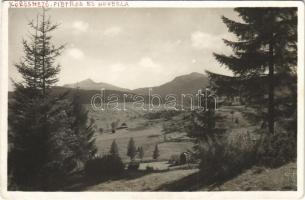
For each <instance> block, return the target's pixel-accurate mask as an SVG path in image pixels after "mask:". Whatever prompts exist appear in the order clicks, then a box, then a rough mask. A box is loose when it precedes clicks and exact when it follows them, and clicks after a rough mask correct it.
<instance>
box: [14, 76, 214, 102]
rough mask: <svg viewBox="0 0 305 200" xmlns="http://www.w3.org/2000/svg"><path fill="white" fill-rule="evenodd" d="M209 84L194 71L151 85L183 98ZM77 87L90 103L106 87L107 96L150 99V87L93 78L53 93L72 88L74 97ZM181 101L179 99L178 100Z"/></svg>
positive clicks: (162, 92) (157, 91) (155, 90)
mask: <svg viewBox="0 0 305 200" xmlns="http://www.w3.org/2000/svg"><path fill="white" fill-rule="evenodd" d="M208 85H209V78H208V76H207V75H204V74H201V73H197V72H193V73H190V74H187V75H182V76H178V77H176V78H174V79H173V80H172V81H169V82H167V83H165V84H162V85H160V86H156V87H151V89H152V94H158V95H160V96H161V97H162V98H164V97H165V96H166V95H168V94H174V95H177V97H178V98H181V94H195V93H197V92H198V89H202V88H205V87H207V86H208ZM76 88H79V89H80V92H81V101H82V102H83V103H86V104H88V103H90V101H91V98H92V96H93V95H95V94H100V93H101V89H102V88H104V89H105V93H104V95H105V97H106V98H107V97H108V96H109V95H118V96H119V99H120V101H121V100H122V99H123V95H124V94H130V95H131V97H129V98H131V99H127V102H130V101H133V100H132V98H133V97H134V96H135V95H136V94H137V95H142V96H143V97H144V99H145V102H147V101H148V93H149V89H150V88H149V87H146V88H138V89H135V90H129V89H126V88H121V87H117V86H115V85H111V84H108V83H103V82H94V81H93V80H91V79H86V80H83V81H80V82H78V83H73V84H66V85H63V86H55V87H53V88H52V93H53V94H54V95H58V94H63V93H64V92H65V91H68V90H69V89H70V91H71V92H70V93H69V95H68V96H67V98H72V94H73V91H75V89H76ZM13 93H14V92H9V99H11V98H12V95H13ZM178 101H179V100H178Z"/></svg>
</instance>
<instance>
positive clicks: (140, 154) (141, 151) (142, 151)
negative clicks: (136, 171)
mask: <svg viewBox="0 0 305 200" xmlns="http://www.w3.org/2000/svg"><path fill="white" fill-rule="evenodd" d="M138 152H139V158H140V159H141V160H142V159H143V157H144V150H143V147H142V146H141V147H139V148H138Z"/></svg>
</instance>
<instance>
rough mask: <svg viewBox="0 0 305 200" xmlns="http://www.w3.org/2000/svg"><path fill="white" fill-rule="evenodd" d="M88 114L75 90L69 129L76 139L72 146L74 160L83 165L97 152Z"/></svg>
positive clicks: (93, 130) (92, 126)
mask: <svg viewBox="0 0 305 200" xmlns="http://www.w3.org/2000/svg"><path fill="white" fill-rule="evenodd" d="M88 114H89V111H88V110H86V109H85V108H84V106H83V104H82V101H81V94H80V91H79V89H76V91H74V94H73V98H72V102H71V112H70V117H71V119H72V123H71V129H72V130H73V133H74V136H75V138H76V142H75V143H74V146H73V150H74V159H75V161H76V162H78V163H79V162H80V163H83V164H84V163H86V162H87V161H88V160H89V159H91V158H92V157H93V156H94V155H95V154H96V152H97V148H96V146H95V139H94V132H95V123H94V120H93V119H92V118H91V119H89V116H88Z"/></svg>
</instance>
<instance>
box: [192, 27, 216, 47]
mask: <svg viewBox="0 0 305 200" xmlns="http://www.w3.org/2000/svg"><path fill="white" fill-rule="evenodd" d="M219 41H221V38H218V37H215V36H213V35H211V34H208V33H203V32H201V31H195V32H193V33H192V34H191V43H192V47H194V48H195V49H210V48H211V47H212V46H214V45H217V43H219Z"/></svg>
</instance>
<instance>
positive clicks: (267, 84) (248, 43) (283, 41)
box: [214, 8, 297, 134]
mask: <svg viewBox="0 0 305 200" xmlns="http://www.w3.org/2000/svg"><path fill="white" fill-rule="evenodd" d="M234 10H235V11H236V12H237V13H238V15H239V17H240V18H241V19H242V22H237V21H234V20H230V19H228V18H226V17H223V18H222V20H223V22H224V23H225V24H226V25H227V27H228V30H229V32H231V33H233V34H234V35H235V36H236V37H237V41H229V40H226V39H224V42H225V44H226V45H228V46H229V47H232V50H233V52H234V53H233V55H224V54H218V53H215V54H214V56H215V58H216V60H217V61H219V62H220V63H221V64H224V65H225V66H226V67H227V68H228V69H230V70H231V71H232V72H233V73H234V75H235V76H237V77H238V78H239V80H241V81H242V82H241V84H243V87H244V88H243V91H244V92H245V93H246V95H247V96H253V94H255V95H256V97H255V98H256V100H259V102H257V103H258V104H260V105H261V106H263V107H266V108H267V110H268V112H267V116H266V118H267V121H268V128H269V132H270V133H271V134H273V133H274V121H275V115H276V111H275V107H276V106H277V103H278V101H280V100H279V99H276V98H275V89H276V86H279V85H281V84H282V83H284V84H285V82H286V84H287V81H288V82H289V81H290V83H292V85H295V81H296V73H295V72H296V63H297V53H296V52H297V44H296V42H297V9H296V8H235V9H234ZM257 95H260V98H258V96H257ZM265 96H267V97H268V98H267V102H264V100H265Z"/></svg>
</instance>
